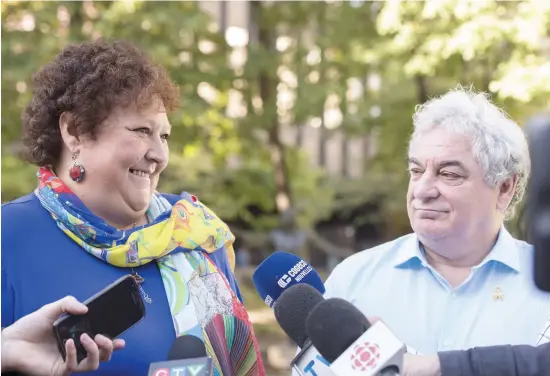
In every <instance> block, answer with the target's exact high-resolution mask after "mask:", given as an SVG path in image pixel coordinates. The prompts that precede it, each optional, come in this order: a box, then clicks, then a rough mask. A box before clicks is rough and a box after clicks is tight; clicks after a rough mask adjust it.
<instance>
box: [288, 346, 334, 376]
mask: <svg viewBox="0 0 550 376" xmlns="http://www.w3.org/2000/svg"><path fill="white" fill-rule="evenodd" d="M290 366H291V367H292V369H293V370H294V371H296V372H297V373H298V375H300V376H336V375H335V374H334V373H333V372H332V371H331V370H330V363H329V362H328V361H327V360H326V359H325V358H323V356H322V355H321V354H320V353H319V351H317V349H316V348H315V347H314V346H313V345H312V344H311V341H309V340H308V341H307V342H306V344H305V345H304V347H303V349H301V350H300V352H299V353H298V355H296V357H295V358H294V359H293V360H292V362H291V363H290ZM293 374H294V373H293Z"/></svg>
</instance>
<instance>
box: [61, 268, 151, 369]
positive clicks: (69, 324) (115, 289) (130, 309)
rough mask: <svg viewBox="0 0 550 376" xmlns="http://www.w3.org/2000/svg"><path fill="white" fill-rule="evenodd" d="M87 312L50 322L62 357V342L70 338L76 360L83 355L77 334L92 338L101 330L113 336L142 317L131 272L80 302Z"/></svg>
mask: <svg viewBox="0 0 550 376" xmlns="http://www.w3.org/2000/svg"><path fill="white" fill-rule="evenodd" d="M84 304H85V305H86V306H87V307H88V312H87V313H86V314H84V315H79V316H76V315H65V316H62V317H60V318H59V319H58V320H57V321H56V322H55V323H54V324H53V331H54V335H55V337H56V339H57V343H58V347H59V350H60V352H61V354H62V355H63V359H64V360H65V359H66V356H67V354H66V352H65V342H66V341H67V340H68V339H71V338H72V339H73V340H74V343H75V346H76V351H77V361H78V362H79V363H80V361H81V360H83V359H84V358H86V356H87V354H86V350H85V349H84V347H83V346H82V344H81V343H80V336H81V335H82V334H83V333H87V334H88V335H89V336H90V337H91V338H92V339H93V338H94V337H95V336H96V335H97V334H102V335H104V336H106V337H108V338H110V339H115V338H117V337H118V336H120V335H121V334H122V333H124V332H125V331H127V330H128V329H130V328H131V327H133V326H134V325H136V324H137V323H138V322H140V321H141V320H142V319H143V318H144V317H145V306H144V304H143V300H142V298H141V294H140V292H139V287H138V284H137V282H136V280H135V279H134V277H133V276H132V275H129V274H128V275H126V276H123V277H121V278H119V279H117V280H116V281H115V282H113V283H112V284H110V285H109V286H107V287H106V288H105V289H103V290H102V291H100V292H99V293H97V294H95V295H94V296H92V297H91V298H89V299H88V300H86V301H85V302H84Z"/></svg>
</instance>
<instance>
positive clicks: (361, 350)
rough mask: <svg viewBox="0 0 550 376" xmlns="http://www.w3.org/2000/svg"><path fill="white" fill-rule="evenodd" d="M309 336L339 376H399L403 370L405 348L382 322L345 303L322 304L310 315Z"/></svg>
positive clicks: (339, 300)
mask: <svg viewBox="0 0 550 376" xmlns="http://www.w3.org/2000/svg"><path fill="white" fill-rule="evenodd" d="M306 333H307V336H308V337H309V339H310V340H311V342H312V343H313V345H314V346H315V347H316V348H317V350H319V352H320V353H321V355H323V356H324V357H325V359H327V360H328V361H329V362H331V363H332V364H331V366H330V370H331V371H332V372H333V374H334V375H337V376H375V375H379V376H395V375H399V372H400V370H401V369H402V367H403V356H404V354H405V345H404V344H403V343H402V342H401V341H399V339H398V338H397V337H396V336H395V335H394V334H393V333H392V332H391V331H390V330H389V328H388V327H387V326H386V325H385V324H384V323H383V322H381V321H378V322H376V323H375V324H374V325H372V326H371V324H370V323H369V321H368V320H367V318H366V317H365V316H364V315H363V314H362V313H361V311H359V310H358V309H357V308H355V307H354V306H353V305H352V304H350V303H348V302H347V301H345V300H344V299H339V298H332V299H327V300H325V301H323V302H321V303H319V304H318V305H317V306H316V307H315V308H314V309H313V310H312V311H311V313H310V314H309V316H308V318H307V321H306Z"/></svg>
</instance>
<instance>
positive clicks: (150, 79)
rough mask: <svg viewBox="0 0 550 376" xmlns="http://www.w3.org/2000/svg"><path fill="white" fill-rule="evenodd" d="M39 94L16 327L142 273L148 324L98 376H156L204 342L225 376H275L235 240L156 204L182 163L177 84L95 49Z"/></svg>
mask: <svg viewBox="0 0 550 376" xmlns="http://www.w3.org/2000/svg"><path fill="white" fill-rule="evenodd" d="M34 86H35V88H34V93H33V98H32V101H31V103H30V104H29V106H28V107H27V109H26V111H25V113H24V115H23V130H24V132H23V133H24V136H23V138H24V144H25V147H26V152H27V153H26V154H27V157H28V159H29V161H30V162H31V163H33V164H35V165H37V166H38V173H37V177H38V186H37V188H36V190H35V191H34V192H33V193H31V194H29V195H27V196H24V197H21V198H19V199H17V200H15V201H13V202H10V203H8V204H6V205H4V206H2V218H3V221H2V235H3V236H2V327H6V326H9V325H11V324H12V323H13V322H14V321H16V320H18V319H19V318H21V317H23V316H25V315H27V314H29V313H30V312H33V311H35V310H36V309H38V308H39V307H41V306H43V305H45V304H47V303H49V302H51V301H55V300H58V299H60V298H62V297H63V296H66V295H73V296H75V297H76V298H77V299H78V300H85V299H87V298H88V297H90V296H92V295H93V294H95V293H97V292H98V291H100V290H102V289H103V288H104V287H105V286H107V285H109V284H110V283H111V282H113V281H114V280H116V279H117V278H119V277H121V276H122V275H125V274H130V273H131V274H133V275H134V277H135V279H136V281H138V283H139V284H140V291H141V293H142V295H143V298H144V301H145V302H146V304H145V307H146V312H147V313H146V316H145V319H144V320H143V321H141V322H140V323H139V324H138V325H136V326H134V327H133V328H131V329H130V330H128V331H127V332H126V333H125V334H124V339H125V342H126V345H125V348H124V349H123V350H121V351H118V352H117V353H115V354H114V355H113V358H112V360H110V361H109V362H108V363H105V364H102V365H101V366H100V367H99V368H98V370H97V371H96V374H98V375H144V374H146V372H147V368H148V365H149V363H151V362H154V361H161V360H165V359H166V357H167V354H168V350H169V348H170V346H171V345H172V343H173V341H174V339H175V338H176V337H177V336H181V335H187V334H191V335H195V336H197V337H199V338H200V339H202V340H203V341H204V343H205V347H206V350H207V353H208V355H209V356H210V357H212V359H213V363H214V373H215V374H216V375H223V376H233V375H251V376H252V375H264V374H265V372H264V369H263V365H262V361H261V357H260V352H259V347H258V344H257V341H256V338H255V336H254V332H253V330H252V325H251V324H250V321H249V319H248V315H247V313H246V310H245V309H244V307H243V304H242V301H241V300H242V299H241V296H240V293H239V289H238V286H237V283H236V280H235V276H234V274H233V268H234V252H233V246H232V244H233V241H234V236H233V234H232V233H231V232H230V230H229V228H228V227H227V226H226V224H225V223H224V222H222V221H221V220H220V219H219V218H218V217H217V216H216V215H215V214H214V213H212V212H211V211H210V210H209V209H208V208H207V207H206V206H205V205H203V204H202V203H201V202H200V201H199V200H198V199H197V198H196V197H194V196H192V195H190V194H187V193H185V192H184V193H182V194H181V195H171V194H161V193H158V192H157V191H156V187H157V183H158V180H159V176H160V173H161V172H162V171H163V170H164V169H165V168H166V165H167V163H168V138H169V135H170V129H171V125H170V123H169V121H168V117H167V113H169V112H170V111H172V110H174V109H175V108H176V107H177V106H178V104H179V95H178V90H177V88H176V87H175V86H174V84H173V83H172V82H171V81H170V79H169V77H168V75H167V73H166V72H165V70H164V69H163V68H161V67H159V66H156V65H154V64H152V63H151V62H150V60H149V59H148V57H147V56H146V55H145V54H144V53H142V52H141V51H140V50H139V49H137V48H136V47H134V46H133V45H131V44H129V43H125V42H115V43H107V42H102V41H97V42H87V43H83V44H78V45H71V46H68V47H67V48H65V49H64V50H63V51H62V52H61V53H60V54H59V55H58V56H57V57H56V58H55V59H54V60H53V61H52V62H51V63H49V64H48V65H46V66H45V67H43V69H42V70H41V71H40V72H38V73H37V74H36V75H35V76H34ZM112 314H113V315H116V314H117V313H116V312H112ZM76 340H77V341H78V340H80V341H82V344H83V345H85V344H86V343H87V344H88V347H87V348H90V349H91V348H92V347H94V346H97V347H96V349H97V348H99V350H101V351H100V354H101V356H100V360H102V361H107V360H109V358H110V355H111V352H112V350H113V348H114V349H117V348H119V347H122V345H121V344H120V343H119V342H111V341H110V340H107V339H106V338H99V339H98V338H96V339H95V340H96V341H95V344H94V341H93V339H91V338H90V337H89V336H87V334H82V336H81V338H76ZM52 341H53V338H52ZM69 342H71V341H69ZM69 342H68V343H67V344H66V346H71V347H72V346H74V344H72V343H69ZM52 351H57V349H56V348H55V346H53V347H52ZM93 368H94V367H89V369H88V370H91V369H93Z"/></svg>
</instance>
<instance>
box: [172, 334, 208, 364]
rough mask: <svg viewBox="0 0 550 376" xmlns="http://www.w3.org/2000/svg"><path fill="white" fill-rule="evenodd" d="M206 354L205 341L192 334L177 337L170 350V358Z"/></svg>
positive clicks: (189, 357)
mask: <svg viewBox="0 0 550 376" xmlns="http://www.w3.org/2000/svg"><path fill="white" fill-rule="evenodd" d="M206 356H207V355H206V348H205V347H204V343H203V342H202V341H201V340H200V339H199V338H197V337H195V336H192V335H186V336H181V337H178V338H176V339H175V340H174V343H173V344H172V347H171V348H170V351H169V352H168V360H180V359H192V358H204V357H206Z"/></svg>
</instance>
